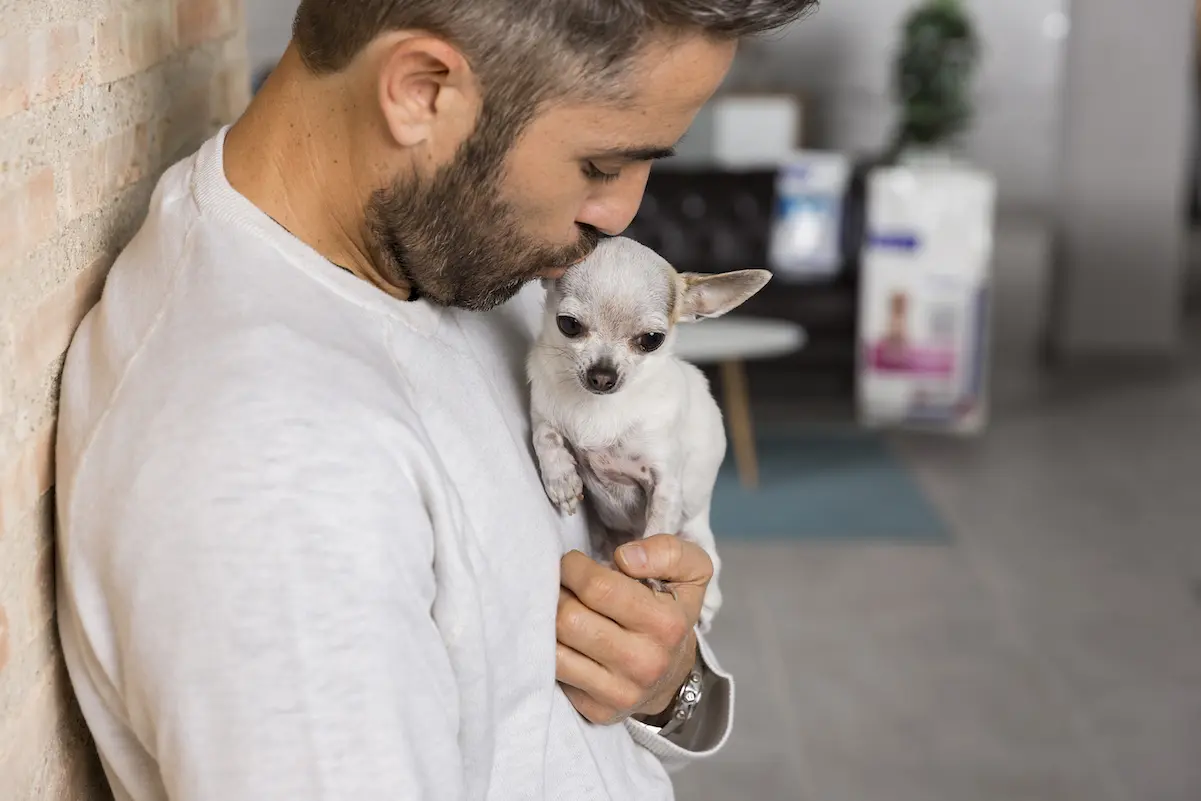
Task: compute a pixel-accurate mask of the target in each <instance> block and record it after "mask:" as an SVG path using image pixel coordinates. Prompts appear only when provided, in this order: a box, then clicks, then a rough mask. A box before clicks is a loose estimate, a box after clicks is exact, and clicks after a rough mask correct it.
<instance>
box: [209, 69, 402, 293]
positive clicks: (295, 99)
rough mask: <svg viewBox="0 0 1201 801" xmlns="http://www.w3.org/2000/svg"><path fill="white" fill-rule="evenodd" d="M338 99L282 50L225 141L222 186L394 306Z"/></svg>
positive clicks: (335, 91) (325, 82) (328, 86)
mask: <svg viewBox="0 0 1201 801" xmlns="http://www.w3.org/2000/svg"><path fill="white" fill-rule="evenodd" d="M346 119H347V117H346V111H345V99H344V95H343V94H342V90H341V87H338V86H334V85H333V81H332V80H322V79H318V78H314V77H313V76H312V75H310V74H309V73H308V72H307V70H306V69H305V67H304V65H303V64H302V63H301V61H300V58H299V56H298V55H297V54H296V52H295V50H294V49H293V48H289V49H288V50H287V52H286V53H285V54H284V56H283V58H281V59H280V62H279V64H278V65H277V67H276V68H275V70H274V71H273V73H272V74H271V76H270V77H269V78H268V79H267V81H266V83H265V84H264V85H263V87H262V89H261V90H260V91H259V93H258V95H257V96H256V97H255V98H254V101H253V102H252V103H251V105H250V107H249V108H248V109H247V110H246V113H245V114H244V115H243V116H242V118H241V119H239V120H238V122H237V123H235V124H234V125H233V127H232V128H230V130H229V133H228V134H227V136H226V139H225V159H224V161H225V176H226V178H227V180H228V181H229V183H230V185H231V186H233V188H234V189H235V190H236V191H237V192H239V193H240V194H241V195H243V196H244V197H246V198H247V199H248V200H249V201H250V202H251V203H253V204H254V205H255V206H257V207H258V208H260V209H261V210H262V211H263V212H264V213H265V214H267V215H268V216H270V217H271V218H272V219H273V220H275V221H276V222H277V223H279V225H281V226H282V227H283V228H285V229H286V230H287V231H288V232H290V233H291V234H292V235H293V236H295V237H297V238H298V239H300V240H301V241H303V242H304V243H305V244H307V245H308V246H309V247H311V248H313V250H315V251H316V252H317V253H319V254H321V255H322V256H323V257H325V258H326V259H328V260H329V261H330V262H332V263H334V264H336V265H338V266H339V267H342V268H344V269H346V270H347V271H349V272H351V273H353V274H354V275H356V276H358V277H359V278H361V279H363V280H364V281H367V282H368V283H370V284H372V285H374V286H376V287H377V288H379V289H381V290H383V291H384V292H387V293H388V294H390V295H392V296H394V297H397V298H400V299H402V300H404V299H407V298H408V297H409V294H410V293H409V289H408V287H398V286H395V285H394V284H392V283H391V282H388V281H385V280H384V279H383V277H382V275H381V273H380V271H379V269H378V267H377V266H376V260H375V258H374V257H373V255H372V249H371V248H370V246H369V244H368V241H367V225H366V221H365V220H364V218H363V214H364V208H365V202H366V195H367V194H368V193H369V191H370V190H369V189H367V188H365V187H364V186H362V185H360V184H359V182H358V180H357V179H358V172H357V169H356V168H357V163H358V159H357V158H356V155H357V154H355V152H354V151H355V147H354V143H353V140H352V137H351V134H350V132H349V128H350V126H348V125H347V124H346Z"/></svg>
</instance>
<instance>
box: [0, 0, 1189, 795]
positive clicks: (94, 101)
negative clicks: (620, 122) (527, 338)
mask: <svg viewBox="0 0 1201 801" xmlns="http://www.w3.org/2000/svg"><path fill="white" fill-rule="evenodd" d="M84 5H86V4H80V3H78V2H75V0H52V1H51V2H48V3H45V4H38V8H36V9H35V8H34V7H33V6H29V7H20V6H21V4H18V5H17V6H14V7H13V9H15V10H13V9H3V10H0V18H3V19H4V21H6V22H8V23H10V24H9V25H8V27H7V30H5V26H0V134H3V136H0V141H3V142H5V143H6V144H0V157H2V158H0V161H3V163H4V169H3V170H0V189H2V190H3V192H7V193H8V194H3V192H0V201H2V203H3V204H7V205H0V207H2V208H5V209H8V210H9V211H10V212H11V214H13V215H16V219H17V220H18V221H19V222H21V223H22V225H20V226H15V227H14V230H15V228H20V229H21V232H22V233H21V234H20V236H18V237H17V238H16V240H15V242H14V241H12V237H9V241H6V242H4V243H0V244H3V245H4V247H3V248H0V252H4V253H7V254H11V255H12V256H13V259H12V263H13V265H14V266H13V267H12V268H11V269H10V270H8V272H7V273H5V271H3V270H0V314H3V313H7V314H8V315H9V316H10V318H11V319H12V320H14V321H15V322H14V323H12V325H11V326H10V327H9V329H7V330H5V329H3V327H2V326H0V391H2V392H3V395H2V396H0V421H9V420H11V421H14V422H15V425H14V426H13V432H12V434H11V435H10V434H8V432H6V431H4V432H0V489H2V490H3V492H4V495H5V497H4V500H5V504H3V506H4V507H6V508H4V509H0V512H3V514H0V534H2V533H6V532H5V529H6V528H7V529H8V530H9V531H12V532H15V533H14V534H13V535H12V536H7V537H4V538H0V776H2V775H3V774H5V773H6V772H7V773H8V775H9V777H10V779H9V780H10V781H13V782H18V783H19V782H23V781H26V780H27V781H28V783H26V784H18V785H14V786H24V787H28V786H35V784H37V783H38V782H40V784H37V786H40V787H44V788H47V789H46V791H45V793H44V794H41V795H38V796H37V797H42V798H50V797H64V798H66V797H73V798H78V797H83V796H82V795H81V793H82V792H83V791H82V790H80V791H79V792H75V790H74V789H71V788H76V789H77V788H80V787H83V786H84V785H85V784H86V783H87V781H89V779H88V778H87V777H88V776H93V777H94V774H93V773H89V771H91V770H92V767H89V766H87V765H82V766H81V765H80V764H77V762H78V761H79V760H77V759H76V758H75V757H74V756H72V755H73V754H75V753H76V751H77V749H78V744H79V742H80V740H81V735H80V734H79V727H78V716H77V713H76V712H74V711H73V710H72V709H71V706H70V705H71V702H70V700H69V698H68V697H67V694H66V693H65V691H64V690H63V682H62V678H61V673H60V670H59V668H57V667H55V666H56V665H57V654H56V650H55V649H56V645H55V644H54V640H53V635H52V633H47V632H52V628H48V626H49V623H48V621H49V620H50V618H51V616H52V611H51V608H52V600H51V599H49V596H48V595H47V590H46V586H47V579H46V576H47V575H48V572H47V563H46V559H45V555H46V553H48V551H47V550H46V549H47V547H48V545H47V542H48V539H49V535H48V532H49V530H50V529H49V526H50V523H49V522H48V517H47V514H48V512H47V510H48V508H49V507H48V503H49V501H48V500H47V499H48V498H49V497H50V478H49V476H47V475H46V474H45V471H44V469H43V468H42V465H43V464H48V462H49V455H48V454H49V451H48V445H47V443H48V442H49V439H48V438H47V436H48V435H46V434H45V432H46V431H48V430H52V423H53V402H52V400H51V399H52V398H53V390H54V384H55V380H56V378H55V376H56V375H57V370H58V366H59V364H60V361H59V359H60V357H61V350H62V348H63V347H65V344H66V341H67V339H68V338H69V332H70V331H71V330H73V327H74V324H75V323H76V322H77V321H78V318H79V317H80V316H81V315H82V311H83V310H84V309H86V307H87V305H88V302H89V301H88V299H89V298H91V297H93V296H94V294H93V293H94V292H95V289H96V287H97V286H98V283H97V282H98V278H97V276H102V275H103V271H104V269H105V268H106V267H107V264H108V263H110V262H111V256H112V254H113V253H114V252H115V251H116V249H117V248H118V247H119V246H120V244H122V243H123V242H124V241H125V240H126V239H127V238H128V235H129V233H130V232H131V231H132V230H133V226H134V224H135V223H136V221H137V219H138V216H137V211H136V209H138V208H140V207H144V203H145V200H146V198H147V197H148V194H149V191H150V189H151V188H152V184H153V179H154V178H155V177H156V176H157V174H158V173H159V172H161V169H162V168H163V167H165V166H166V164H168V163H170V161H171V159H172V158H173V157H174V156H176V155H182V154H183V153H185V152H187V151H188V149H189V148H191V147H194V146H195V144H197V143H198V142H199V141H200V140H201V139H202V138H203V137H204V136H206V135H207V134H208V133H209V132H211V131H212V130H213V129H214V127H215V126H216V125H219V124H222V123H223V122H225V121H228V120H229V119H231V118H232V117H233V116H236V114H237V113H238V111H240V109H241V108H242V107H243V106H244V104H245V101H246V95H247V94H248V93H249V92H250V91H253V89H254V88H255V87H257V85H258V84H259V83H260V82H261V80H262V79H263V77H264V76H265V75H266V74H267V72H269V71H270V69H271V67H272V65H273V64H274V62H275V59H276V58H278V56H279V55H280V54H281V53H282V51H283V50H284V48H285V46H286V44H287V42H288V38H289V27H290V23H291V17H292V14H293V12H294V10H295V6H296V2H295V0H248V2H246V3H245V4H244V6H243V4H240V3H239V2H236V0H194V1H193V0H176V2H164V3H159V2H153V3H152V2H150V0H120V1H119V2H101V3H93V4H91V5H88V6H87V8H84V7H83V6H84ZM92 6H105V7H106V8H105V10H104V14H102V15H101V18H100V20H99V21H95V20H93V19H92V18H91V16H89V15H93V12H94V9H92ZM107 6H112V7H113V8H112V9H108V8H107ZM243 12H244V14H243ZM3 15H8V16H7V17H4V16H3ZM14 15H15V17H14ZM14 19H16V22H14V21H13V20H14ZM113 20H117V22H116V23H114V22H113ZM20 23H24V25H25V27H23V26H22V24H20ZM114 25H115V27H114ZM89 26H90V27H89ZM29 30H32V31H34V33H33V34H32V35H31V36H29V35H27V31H29ZM1199 30H1201V25H1199V23H1198V5H1197V4H1195V3H1194V2H1193V0H1154V2H1144V3H1139V4H1131V3H1129V2H1122V0H1077V1H1076V2H1074V3H1069V1H1068V0H1005V2H1000V1H999V0H962V1H961V2H955V1H954V0H930V1H929V2H917V1H916V0H855V1H854V2H844V1H843V0H826V2H824V3H823V4H822V7H821V8H820V10H819V11H818V12H817V13H815V14H814V15H812V16H811V17H809V18H808V19H806V20H804V21H803V22H801V23H799V24H798V25H796V26H795V27H794V28H793V29H790V30H788V31H786V32H784V33H783V34H782V35H779V36H776V37H773V38H772V39H770V40H766V41H763V42H758V43H754V44H751V45H748V46H747V47H745V48H744V49H743V50H742V51H741V53H740V54H739V57H738V59H737V62H736V64H735V67H734V69H733V71H732V73H731V75H730V77H729V79H728V81H727V82H726V84H725V86H724V87H723V88H722V90H721V92H720V93H719V94H718V96H717V97H715V98H714V100H713V102H712V103H710V104H709V106H707V107H706V109H705V110H704V111H703V112H702V113H701V115H700V116H699V117H698V119H697V121H696V124H695V125H694V127H693V130H692V131H690V132H689V135H688V137H687V138H686V139H685V141H684V143H683V144H682V146H681V151H680V155H679V157H678V158H677V159H675V160H673V161H672V162H669V163H664V164H662V165H657V166H656V167H655V170H654V171H653V173H652V176H651V179H650V182H649V185H648V190H647V195H646V199H645V201H644V203H643V206H642V209H641V210H640V212H639V216H638V218H637V219H636V220H635V222H634V224H633V226H632V227H631V229H630V231H629V232H628V235H630V236H633V237H634V238H637V239H639V240H641V241H643V242H645V243H646V244H648V245H650V246H652V247H655V248H656V249H658V250H660V251H661V252H663V253H664V255H665V256H667V257H668V258H669V259H671V260H672V261H673V263H674V264H675V265H676V266H677V268H679V269H681V270H692V271H699V272H715V271H721V270H727V269H738V268H742V267H766V268H769V269H772V270H773V272H774V273H775V277H774V279H773V281H772V282H771V283H770V284H769V285H768V286H767V287H766V288H765V289H764V290H763V292H762V293H760V295H758V296H757V297H755V298H754V299H752V301H750V302H748V303H747V304H746V305H745V306H744V307H743V308H741V309H739V310H738V311H737V312H735V313H733V314H731V315H729V316H728V317H726V318H722V319H720V320H713V321H707V322H706V323H704V324H702V325H699V326H696V327H695V328H694V329H691V330H689V331H688V332H686V333H685V334H683V335H682V337H681V341H680V348H681V351H682V352H683V355H685V356H686V357H687V358H689V359H691V360H693V361H695V362H697V363H698V364H701V365H702V366H703V367H704V368H705V369H706V370H707V371H708V373H709V375H710V377H711V380H712V384H713V389H714V392H715V394H716V395H717V397H718V398H719V399H720V401H721V403H722V406H723V411H724V413H725V416H726V419H727V421H728V427H729V434H730V441H731V447H730V454H729V458H728V463H727V465H726V466H725V467H724V468H723V472H722V475H721V477H720V479H719V483H718V487H717V490H716V496H715V500H714V513H713V514H714V520H713V527H714V530H715V531H716V533H717V536H718V542H719V547H720V549H721V551H722V555H723V558H724V562H725V569H724V572H723V574H722V576H721V581H722V585H723V589H724V591H725V597H726V599H727V600H726V606H725V608H724V609H723V611H722V614H721V616H720V617H719V619H718V621H717V623H716V625H715V629H714V633H713V636H712V639H713V643H714V646H715V649H716V651H717V653H718V654H719V655H720V656H721V658H722V659H723V660H724V667H726V668H727V669H729V670H730V671H732V672H733V673H734V674H735V675H736V677H737V679H738V697H737V702H736V706H737V710H738V711H737V716H736V719H737V722H736V730H735V733H734V736H733V738H732V740H731V741H730V742H729V744H728V746H727V747H726V748H725V749H724V751H723V752H722V753H721V754H720V755H719V756H718V757H717V758H715V759H713V760H711V761H710V762H708V763H706V764H704V765H701V766H698V767H696V768H694V769H691V770H689V771H688V772H686V773H684V774H682V775H681V776H679V777H678V779H677V788H678V790H677V792H678V796H679V797H680V798H681V799H687V801H728V800H729V799H744V798H749V799H762V800H763V801H770V800H771V799H781V800H784V799H788V800H792V799H796V800H797V801H964V800H965V799H970V800H971V801H1016V800H1017V799H1022V801H1076V800H1077V799H1079V801H1097V800H1098V799H1105V801H1198V799H1201V758H1199V757H1201V258H1199V256H1201V251H1199V249H1198V246H1201V238H1199V237H1198V236H1197V231H1198V230H1199V226H1201V159H1199V157H1198V154H1199V150H1198V147H1197V137H1196V134H1197V131H1198V126H1197V120H1198V110H1199V109H1201V102H1199V95H1198V82H1197V77H1198V75H1199V74H1201V67H1199V66H1198V52H1201V51H1199V50H1198V48H1197V45H1196V42H1197V37H1198V31H1199ZM9 31H17V32H18V34H13V33H9ZM39 36H41V37H42V38H41V39H39V38H38V37H39ZM73 37H74V38H73ZM26 40H28V41H29V42H34V43H36V42H39V41H41V42H42V45H41V46H42V47H43V50H44V53H48V54H58V55H57V56H55V57H56V58H59V59H60V61H61V60H62V59H65V61H63V62H62V63H63V64H65V65H66V66H59V67H56V68H55V69H53V70H51V72H50V73H49V75H48V77H47V75H42V76H41V77H40V78H39V77H37V76H32V77H31V75H29V74H26V73H23V72H21V71H20V70H18V69H17V68H16V67H13V66H12V65H13V64H16V63H18V62H19V61H20V57H21V56H23V55H24V51H21V50H19V48H20V47H24V46H26V45H24V44H20V43H21V42H25V41H26ZM114 42H115V44H114ZM29 46H30V47H34V46H35V45H32V44H31V45H29ZM64 52H65V53H67V55H66V56H63V55H62V54H63V53H64ZM48 58H50V56H49V55H48V56H45V57H44V58H43V59H42V61H41V62H36V60H35V61H31V62H30V63H35V62H36V63H39V64H42V66H43V68H44V67H45V64H47V63H50V62H49V61H47V59H48ZM6 59H7V61H6ZM46 69H48V68H46ZM244 78H246V79H248V80H243V79H244ZM242 83H246V84H249V85H247V86H244V87H243V86H242ZM181 87H183V88H181ZM189 87H190V88H189ZM97 109H99V111H97ZM131 109H132V111H131ZM88 114H93V115H100V117H99V119H100V122H99V123H98V127H97V126H93V127H92V128H91V129H88V130H90V131H92V132H91V133H89V132H88V130H84V129H83V128H81V127H80V126H78V125H68V124H66V121H67V120H76V119H79V118H80V115H83V116H84V117H85V118H86V117H87V115H88ZM55 120H58V122H57V123H56V122H55ZM38 131H45V132H49V133H47V134H46V136H45V137H39V136H37V135H36V134H37V132H38ZM31 137H32V138H31ZM85 140H86V141H85ZM9 142H11V143H12V144H7V143H9ZM30 142H33V143H35V144H34V145H29V144H27V143H30ZM80 154H82V155H80ZM146 154H150V155H146ZM58 165H66V166H65V167H63V166H58ZM97 165H98V166H97ZM47 176H50V177H47ZM47 181H50V182H51V183H50V184H49V186H50V191H51V193H52V194H51V195H49V198H50V199H49V200H48V201H46V200H45V198H46V197H47V196H46V195H45V187H46V185H47V183H46V182H47ZM89 182H90V183H89ZM93 184H94V185H95V186H93ZM14 186H15V187H16V189H13V187H14ZM17 192H19V193H20V194H14V193H17ZM39 192H41V194H40V195H39V194H38V193H39ZM14 198H16V199H15V200H14ZM39 198H42V200H39ZM102 199H107V200H106V202H105V203H104V204H101V203H100V201H101V200H102ZM107 201H112V202H111V203H110V202H107ZM39 203H42V204H43V206H45V204H47V203H48V208H49V209H50V211H49V212H48V213H49V215H50V218H51V224H50V225H48V226H43V227H41V228H39V227H38V225H35V224H34V223H36V222H37V221H38V220H40V219H42V218H41V217H39V216H38V213H37V212H38V209H39V208H43V206H39ZM102 205H103V209H102V208H101V206H102ZM56 215H57V216H56ZM43 216H44V215H43ZM31 221H33V222H31ZM68 265H69V266H68ZM34 276H40V277H37V278H35V277H34ZM47 276H49V277H47ZM27 309H33V311H31V312H26V311H23V310H27ZM18 312H20V313H18ZM6 337H7V338H6ZM44 342H49V343H51V345H52V346H51V345H45V344H38V343H44ZM56 349H57V350H56ZM6 367H11V368H12V371H11V372H10V373H9V374H10V375H12V376H15V378H5V368H6ZM48 426H49V427H51V428H48ZM31 474H36V476H35V477H34V478H29V477H28V476H29V475H31ZM6 476H7V477H6ZM5 482H7V483H5ZM6 579H12V580H9V581H7V582H6ZM51 582H52V579H51ZM6 586H7V588H8V589H5V587H6ZM5 610H7V616H6V611H5ZM16 745H20V746H21V748H17V747H16ZM6 749H7V750H6ZM6 754H7V756H4V755H6ZM14 777H16V778H14ZM28 777H34V778H28ZM81 777H83V778H81ZM3 787H4V784H3V780H0V797H6V798H7V797H9V796H6V795H5V794H4V793H3V792H2V790H3ZM54 788H68V790H58V789H54ZM12 797H14V798H17V797H25V796H17V795H15V794H14V795H13V796H12ZM29 797H33V796H29Z"/></svg>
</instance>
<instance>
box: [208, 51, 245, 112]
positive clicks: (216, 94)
mask: <svg viewBox="0 0 1201 801" xmlns="http://www.w3.org/2000/svg"><path fill="white" fill-rule="evenodd" d="M249 103H250V82H249V81H247V80H246V68H245V66H244V65H242V64H236V65H235V66H233V67H231V68H229V69H226V70H223V71H222V72H221V74H220V75H218V76H217V77H216V79H215V80H214V81H213V97H212V101H211V107H210V111H211V113H212V114H213V115H214V116H216V117H218V118H219V119H221V120H223V121H233V120H236V119H237V118H238V117H240V116H242V112H243V111H245V110H246V106H247V105H248V104H249Z"/></svg>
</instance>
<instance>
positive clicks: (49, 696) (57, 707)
mask: <svg viewBox="0 0 1201 801" xmlns="http://www.w3.org/2000/svg"><path fill="white" fill-rule="evenodd" d="M64 673H65V671H64V670H63V668H62V666H61V664H60V663H57V662H56V663H53V664H50V665H47V666H46V669H44V670H42V671H41V672H40V673H39V674H38V675H37V679H36V680H35V682H34V684H33V686H31V687H29V688H28V689H27V691H26V693H25V703H24V704H23V705H22V707H21V708H20V709H19V710H17V714H16V715H15V716H13V717H12V718H11V719H6V720H5V721H4V724H5V725H4V729H5V731H4V732H3V733H4V734H5V735H6V737H5V738H0V798H5V799H7V798H28V797H30V795H31V793H30V791H31V790H32V789H33V787H34V784H35V782H37V780H38V778H39V774H40V773H41V772H42V767H43V765H44V755H45V754H46V753H47V752H49V751H51V750H52V749H53V748H54V742H55V740H56V735H57V734H58V729H59V727H60V726H61V724H62V721H63V719H64V712H65V709H66V708H69V706H68V702H69V699H68V698H66V697H64V695H63V693H64V690H65V689H66V687H65V686H64V681H65V678H66V677H65V675H64ZM5 739H7V742H6V743H5V742H4V740H5Z"/></svg>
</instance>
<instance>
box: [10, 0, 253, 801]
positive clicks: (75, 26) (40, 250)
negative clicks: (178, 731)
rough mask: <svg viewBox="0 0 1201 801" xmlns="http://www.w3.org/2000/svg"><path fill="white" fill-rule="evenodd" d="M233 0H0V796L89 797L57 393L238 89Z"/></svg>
mask: <svg viewBox="0 0 1201 801" xmlns="http://www.w3.org/2000/svg"><path fill="white" fill-rule="evenodd" d="M246 73H247V66H246V46H245V34H244V24H243V9H242V6H241V2H240V0H17V2H0V799H4V801H25V799H38V801H44V800H51V799H71V801H88V799H93V798H104V797H106V792H105V790H104V789H103V786H104V785H103V779H102V777H101V776H100V774H99V771H98V768H97V765H96V759H95V756H94V754H93V752H92V750H91V747H90V743H89V740H88V737H87V735H86V732H85V730H84V728H83V726H82V724H81V722H80V718H79V713H78V711H77V709H76V708H75V705H74V702H73V700H72V697H71V694H70V688H69V687H68V685H67V683H66V677H65V673H64V669H63V667H62V662H61V659H60V653H59V644H58V638H57V634H56V631H55V626H54V605H53V599H54V557H53V540H52V526H53V504H54V501H53V489H52V484H53V460H52V453H53V442H54V420H55V397H56V395H57V389H58V376H59V372H60V369H61V367H62V357H63V353H64V351H65V350H66V347H67V345H68V343H69V342H70V339H71V335H72V332H73V331H74V329H75V326H76V325H77V324H78V323H79V321H80V319H81V318H82V317H83V315H84V313H85V312H86V311H87V309H88V308H89V307H90V306H91V304H92V303H93V302H94V301H95V299H96V297H97V295H98V293H99V292H100V289H101V287H102V285H103V282H104V276H105V274H106V272H107V270H108V267H109V265H110V264H111V263H112V261H113V259H114V257H115V256H116V254H117V252H118V251H119V249H120V248H121V247H122V246H123V245H124V244H125V243H126V242H127V241H128V240H129V237H130V236H131V235H132V233H133V232H134V230H135V229H136V227H137V225H138V224H139V223H140V221H141V219H142V217H143V214H144V210H145V208H146V205H147V202H148V200H149V197H150V193H151V190H152V189H153V186H154V182H155V180H156V178H157V177H158V176H159V175H160V174H161V173H162V171H163V170H164V169H165V168H166V167H167V166H169V165H170V164H171V163H172V162H174V161H176V160H177V159H178V158H180V157H182V156H184V155H186V154H187V153H189V152H191V151H192V150H194V149H195V148H196V146H197V145H198V144H199V143H200V142H201V141H203V139H204V138H205V137H207V136H208V135H210V134H211V133H212V132H213V131H214V130H215V129H216V127H217V126H219V125H220V124H222V123H224V122H226V121H229V120H231V119H233V118H234V117H236V115H237V114H238V113H239V112H240V111H241V110H242V108H243V107H244V106H245V103H246V102H247V96H248V83H247V74H246Z"/></svg>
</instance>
